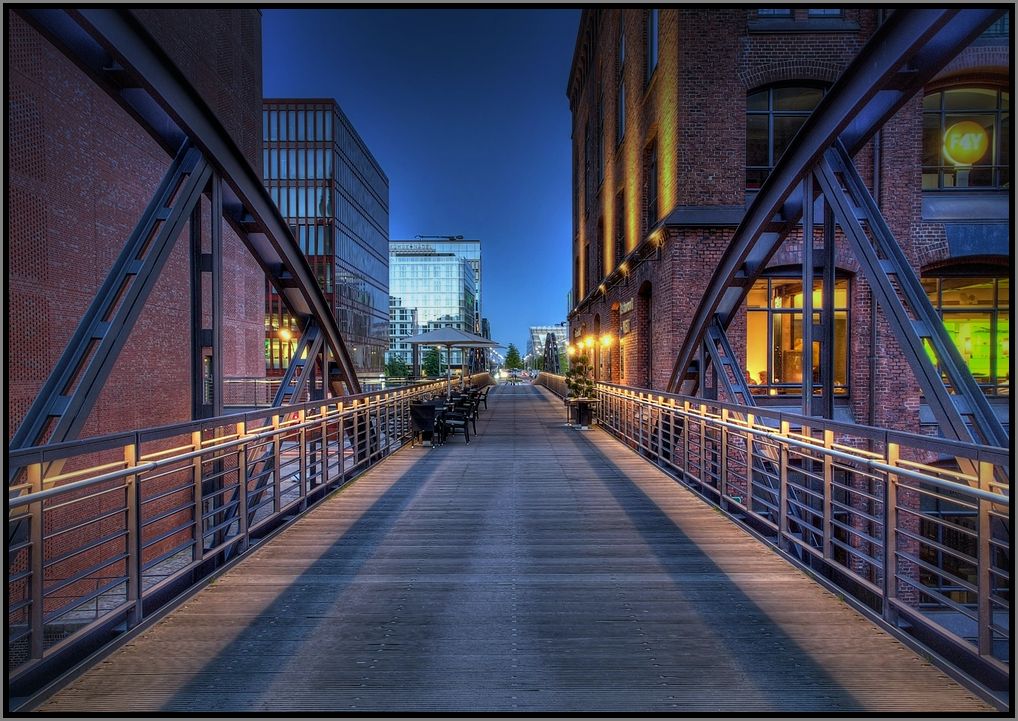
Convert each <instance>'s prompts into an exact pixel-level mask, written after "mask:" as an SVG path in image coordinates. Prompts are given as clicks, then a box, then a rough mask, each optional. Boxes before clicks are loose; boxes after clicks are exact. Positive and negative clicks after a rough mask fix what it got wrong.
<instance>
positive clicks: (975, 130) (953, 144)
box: [944, 120, 990, 165]
mask: <svg viewBox="0 0 1018 721" xmlns="http://www.w3.org/2000/svg"><path fill="white" fill-rule="evenodd" d="M989 144H990V138H989V136H988V135H987V134H986V129H985V128H983V126H982V125H980V124H979V123H977V122H975V121H973V120H962V121H961V122H960V123H955V124H954V125H952V126H951V127H950V128H948V129H947V132H946V133H944V157H945V158H947V159H948V160H949V161H950V162H951V163H953V164H954V165H972V164H973V163H974V162H976V161H977V160H979V159H980V158H981V157H983V155H984V154H985V153H986V148H987V147H988V146H989Z"/></svg>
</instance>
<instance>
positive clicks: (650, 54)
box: [643, 8, 661, 89]
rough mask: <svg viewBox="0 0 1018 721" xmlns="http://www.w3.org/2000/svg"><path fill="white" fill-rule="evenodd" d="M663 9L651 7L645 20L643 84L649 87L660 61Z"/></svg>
mask: <svg viewBox="0 0 1018 721" xmlns="http://www.w3.org/2000/svg"><path fill="white" fill-rule="evenodd" d="M660 13H661V11H660V10H658V9H656V8H651V9H650V10H649V11H647V14H646V16H645V20H644V34H645V35H646V36H647V37H646V40H647V43H646V53H645V57H644V60H645V67H644V73H643V86H644V88H645V89H646V88H649V87H650V83H651V81H652V80H653V79H654V74H655V73H656V72H657V66H658V63H659V61H660V38H661V14H660Z"/></svg>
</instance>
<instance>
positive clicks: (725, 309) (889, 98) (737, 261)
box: [668, 6, 1007, 393]
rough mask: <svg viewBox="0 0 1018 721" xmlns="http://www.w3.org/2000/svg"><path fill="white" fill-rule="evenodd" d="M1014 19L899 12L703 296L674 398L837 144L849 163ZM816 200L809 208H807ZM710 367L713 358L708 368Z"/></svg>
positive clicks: (748, 218)
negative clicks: (938, 78) (714, 326)
mask: <svg viewBox="0 0 1018 721" xmlns="http://www.w3.org/2000/svg"><path fill="white" fill-rule="evenodd" d="M1005 12H1007V9H1006V8H1004V7H1003V6H998V7H993V8H972V9H970V8H965V7H964V6H956V7H946V8H914V7H900V8H898V9H897V10H895V11H894V13H893V14H892V15H891V16H890V18H889V19H888V20H887V22H885V23H884V24H883V25H882V26H881V27H880V28H879V29H878V30H877V32H876V33H874V35H873V37H872V38H870V40H869V42H867V43H866V45H865V46H864V47H863V48H862V49H861V50H860V51H859V54H858V55H857V56H856V57H855V59H854V60H853V61H852V62H851V63H850V64H849V66H848V68H846V69H845V72H844V73H842V75H841V77H840V78H839V79H838V81H837V82H836V83H835V84H834V86H833V87H832V88H831V90H830V91H829V92H828V93H827V94H826V95H825V96H824V98H823V99H822V100H821V101H820V104H819V105H818V106H817V108H816V110H814V112H813V114H812V115H810V117H809V118H808V119H807V120H806V122H805V123H804V124H803V126H802V128H801V129H800V130H799V132H798V134H797V135H796V136H795V139H794V141H793V142H792V145H791V146H790V147H789V149H788V150H787V151H785V154H784V155H782V157H781V159H780V160H779V161H778V163H777V165H776V166H775V168H774V170H773V172H772V173H771V175H770V176H769V177H768V178H767V181H766V182H765V183H764V185H763V187H762V188H761V189H760V192H759V193H758V194H757V196H756V198H754V199H753V202H752V203H751V204H750V206H749V208H748V209H747V211H746V215H745V217H744V218H743V221H742V223H740V225H739V227H738V228H737V229H736V231H735V234H734V235H733V237H732V240H731V242H730V243H729V245H728V248H727V249H726V251H725V253H724V254H723V255H722V257H721V260H720V262H719V263H718V266H717V268H716V270H715V272H714V274H713V276H712V277H711V280H710V282H709V283H708V285H707V288H706V290H705V291H704V294H703V297H702V298H701V300H700V303H699V305H698V307H697V309H696V312H695V313H694V315H693V317H692V319H691V322H690V327H689V331H688V333H687V334H686V337H685V338H684V339H683V342H682V345H681V346H680V348H679V351H678V354H677V356H676V359H675V365H674V366H673V368H672V374H671V377H670V379H669V381H668V390H669V391H672V392H682V391H683V388H682V385H683V383H686V382H688V383H689V385H691V386H692V388H691V389H686V390H685V392H686V393H691V392H692V391H693V390H695V384H696V382H697V381H696V374H695V373H692V372H691V371H692V370H693V368H694V360H695V358H696V356H697V353H698V352H699V350H700V348H701V345H702V343H703V338H704V335H705V333H706V331H707V328H708V325H709V324H710V323H711V322H712V319H713V317H714V316H715V315H716V316H717V317H718V320H719V321H720V322H721V326H722V327H723V328H727V327H728V325H729V324H730V323H731V321H732V318H733V317H734V315H735V313H736V311H737V310H738V309H739V307H740V306H741V305H742V303H743V302H744V301H745V298H746V295H747V294H748V293H749V290H750V288H751V287H752V285H753V282H754V281H756V280H757V279H758V278H759V277H760V275H761V273H762V272H763V269H764V268H765V266H766V265H767V263H768V261H770V259H771V257H772V256H773V255H774V253H775V252H777V250H778V248H779V247H780V246H781V243H782V241H783V240H784V239H785V237H786V236H787V235H788V233H789V232H790V231H791V230H792V229H793V228H795V227H796V225H797V223H798V221H799V218H800V216H801V215H802V205H803V195H802V183H801V181H802V180H803V178H805V177H807V175H808V174H809V173H811V172H812V169H813V168H814V167H815V165H816V164H817V162H819V160H820V158H821V156H822V155H823V153H824V151H826V150H827V148H829V147H831V146H832V145H833V144H834V142H835V141H838V140H840V141H841V143H842V145H844V147H845V149H846V150H847V151H848V153H849V154H850V155H854V154H855V153H857V152H858V151H859V150H860V149H861V148H862V146H863V145H865V144H866V142H867V141H869V139H870V138H871V137H872V136H873V134H874V133H875V132H876V131H877V130H878V129H879V128H880V127H881V126H882V125H884V123H886V122H887V120H889V119H890V118H891V116H893V115H894V113H896V112H897V111H898V110H899V109H900V108H901V107H902V106H903V105H904V104H905V103H907V102H908V100H909V99H910V98H911V97H912V96H914V95H915V94H916V93H917V92H919V91H921V90H922V88H923V86H924V85H925V84H926V83H927V82H929V81H930V80H931V79H932V78H933V77H934V76H935V75H936V74H937V73H938V72H940V71H941V70H942V69H943V68H944V66H945V65H947V63H948V62H950V61H951V60H952V59H953V58H954V57H955V56H957V55H958V53H960V52H961V51H962V50H964V49H965V48H966V47H967V46H968V45H969V44H970V43H971V42H972V41H973V40H974V39H975V38H976V37H978V35H979V34H980V33H981V32H982V31H983V30H985V29H986V28H987V27H988V26H989V25H990V24H991V23H992V22H993V21H995V20H996V19H997V18H999V17H1000V16H1001V15H1003V14H1004V13H1005ZM809 200H810V201H812V199H809ZM701 362H702V363H706V362H707V359H706V358H704V359H701Z"/></svg>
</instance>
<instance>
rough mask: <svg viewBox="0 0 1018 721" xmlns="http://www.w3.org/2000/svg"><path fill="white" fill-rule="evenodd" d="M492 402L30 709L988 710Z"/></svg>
mask: <svg viewBox="0 0 1018 721" xmlns="http://www.w3.org/2000/svg"><path fill="white" fill-rule="evenodd" d="M489 405H490V408H489V409H488V410H487V411H486V412H484V414H483V415H482V417H481V419H480V421H479V423H478V431H479V434H478V436H477V437H476V438H473V437H472V442H471V443H470V445H469V446H464V444H463V438H462V436H455V437H453V439H451V441H450V442H449V443H448V444H447V445H445V446H443V447H439V448H434V449H427V448H413V449H411V448H405V449H403V450H402V451H400V452H398V453H397V454H395V455H394V456H393V457H391V458H390V459H388V460H386V461H385V462H384V463H382V464H381V465H380V466H378V467H376V468H375V469H373V470H371V471H369V472H368V473H366V474H365V475H364V476H362V477H361V478H360V479H359V480H357V481H356V482H355V483H353V484H351V485H350V486H349V487H348V488H347V489H345V490H343V491H342V492H340V493H338V494H336V495H335V496H333V497H332V498H331V499H329V500H328V501H326V502H325V503H324V504H322V505H321V506H320V507H319V508H318V509H316V510H314V511H312V512H311V513H310V514H309V515H308V516H307V517H306V518H304V519H302V520H300V521H298V522H297V523H296V524H295V525H293V526H292V527H291V528H290V529H288V530H286V531H285V532H283V533H282V534H280V535H279V536H278V537H276V538H275V540H273V541H271V542H270V543H268V544H266V545H265V546H264V547H263V548H260V549H257V550H256V551H254V553H253V554H252V556H251V557H250V558H248V559H247V560H245V561H243V562H242V563H241V564H240V565H239V566H237V567H236V568H234V569H233V570H231V571H230V572H228V573H227V574H225V575H224V576H223V577H221V578H220V579H219V580H217V581H215V582H214V583H213V584H212V585H211V586H209V587H208V588H206V589H204V590H202V591H201V592H199V593H198V594H197V595H195V596H194V597H193V598H192V599H191V600H190V601H189V602H187V603H186V604H185V605H184V606H183V607H181V608H179V609H177V610H176V611H174V612H173V613H171V614H170V615H168V616H167V617H166V618H164V619H163V620H161V621H160V622H158V623H157V624H155V625H154V626H152V627H151V628H149V629H148V630H146V631H145V632H144V633H142V634H141V635H140V636H138V637H137V638H135V639H134V640H133V641H131V642H129V643H128V644H127V645H125V646H124V647H122V648H120V649H118V650H117V651H115V652H114V653H112V654H111V655H110V656H109V657H108V658H107V659H106V660H105V661H103V662H102V663H100V664H99V665H98V666H97V667H96V668H94V669H92V670H90V671H89V672H87V673H86V674H84V675H83V676H81V677H79V678H78V679H77V680H75V681H74V682H73V683H71V684H70V685H68V686H67V687H66V688H64V689H63V690H62V691H61V692H59V693H57V694H56V695H54V696H52V697H51V698H50V699H48V700H47V701H46V702H45V703H44V704H42V705H41V706H40V707H39V708H38V709H37V710H41V711H48V712H64V713H73V712H98V713H109V712H118V711H119V712H127V711H131V712H135V713H160V712H227V711H234V712H241V713H243V712H257V711H270V712H271V711H276V712H285V713H300V712H335V713H340V712H346V713H357V712H367V711H373V710H374V711H388V712H393V713H398V712H401V711H402V712H413V711H418V712H426V711H449V712H452V711H467V712H483V711H508V712H511V711H606V712H617V713H623V712H638V711H659V712H673V713H675V712H680V713H681V712H686V713H690V712H691V713H697V712H699V713H708V712H722V713H728V714H739V713H750V712H761V711H771V712H814V713H825V712H827V713H830V712H839V711H841V712H860V713H861V712H914V713H922V712H966V713H971V712H985V711H992V708H991V707H990V706H988V705H986V704H985V703H984V702H982V701H981V700H980V699H979V698H978V697H977V696H976V695H975V694H973V693H971V692H969V691H967V690H966V689H964V688H962V687H960V686H959V685H958V684H956V683H955V682H954V681H952V680H951V679H950V678H949V677H948V676H947V675H946V674H944V673H943V672H941V671H940V670H938V669H937V668H936V667H934V666H932V665H931V664H930V663H928V662H926V661H924V660H922V659H921V658H920V657H919V656H917V654H915V653H914V652H912V651H910V650H908V649H907V648H906V647H905V646H903V645H902V644H901V643H899V642H898V641H896V640H894V639H893V638H891V637H890V636H888V635H887V634H886V633H884V632H883V631H881V630H879V629H878V628H877V627H876V626H874V625H873V624H872V623H870V622H869V621H867V620H866V619H864V618H863V617H862V616H860V615H859V614H858V613H857V612H855V611H854V610H852V609H851V608H850V607H849V606H847V605H846V604H845V603H843V602H841V601H839V600H838V599H837V598H836V597H835V596H834V595H833V594H831V593H829V592H827V591H826V590H824V589H822V588H821V587H819V586H818V585H817V584H815V583H814V582H813V581H811V580H809V578H808V577H807V576H805V575H804V574H803V573H801V572H800V571H798V570H796V569H795V568H794V567H792V566H790V565H789V564H788V563H786V562H785V561H784V560H782V559H781V558H780V557H778V556H777V555H775V554H774V553H773V552H771V551H770V550H768V549H767V548H765V547H764V546H763V545H762V544H760V543H758V542H757V541H756V540H755V539H753V538H752V537H751V536H749V535H748V534H747V533H745V532H743V531H742V530H740V529H739V528H737V527H735V526H734V525H733V524H731V523H730V522H729V521H728V520H727V519H726V518H725V517H723V516H722V515H721V514H719V513H717V512H716V511H714V510H712V509H711V507H709V506H708V505H706V504H705V503H703V502H702V501H700V500H699V499H698V498H696V497H695V496H694V495H692V494H691V493H689V492H687V491H686V490H684V489H683V488H681V487H680V486H678V485H677V484H676V482H675V481H674V480H673V479H671V478H669V477H668V476H666V475H665V474H664V473H662V472H661V471H660V470H658V469H656V468H655V467H654V466H652V465H651V464H649V463H647V462H646V461H644V460H643V459H641V458H640V457H638V456H637V455H636V454H634V453H632V452H631V451H630V450H628V449H626V448H624V447H623V446H621V445H620V444H618V443H617V442H616V441H615V440H613V439H612V438H610V437H609V436H608V435H607V434H605V433H603V432H601V431H599V430H593V431H588V432H581V431H576V430H572V429H568V428H565V427H564V426H563V421H564V412H563V410H562V405H561V403H560V402H559V401H558V400H554V399H553V397H552V396H551V394H550V393H548V392H547V391H546V390H544V389H539V388H535V387H533V386H529V385H521V386H512V387H509V386H500V387H499V388H497V389H494V390H493V391H492V393H491V398H490V400H489Z"/></svg>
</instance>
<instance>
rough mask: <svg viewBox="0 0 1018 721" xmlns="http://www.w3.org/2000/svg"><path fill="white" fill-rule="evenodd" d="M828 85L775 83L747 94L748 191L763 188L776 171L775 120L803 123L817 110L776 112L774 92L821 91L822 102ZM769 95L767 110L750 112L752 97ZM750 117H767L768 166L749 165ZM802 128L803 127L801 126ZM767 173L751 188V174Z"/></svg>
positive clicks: (791, 82)
mask: <svg viewBox="0 0 1018 721" xmlns="http://www.w3.org/2000/svg"><path fill="white" fill-rule="evenodd" d="M828 87H829V86H828V84H827V83H824V82H821V81H818V80H792V81H787V82H781V83H775V84H773V85H765V86H762V87H759V88H756V89H755V90H752V91H750V92H748V93H746V123H745V127H746V144H745V153H746V154H745V161H746V162H745V163H744V169H745V174H746V175H745V186H746V190H748V191H757V190H759V189H760V188H762V187H763V184H764V183H765V182H767V178H768V177H770V174H771V172H772V171H773V170H774V166H775V164H776V163H777V161H778V160H779V158H777V157H775V156H774V124H775V118H792V117H801V118H803V122H804V123H805V122H806V118H808V117H809V116H810V115H812V114H813V111H814V110H816V106H813V108H812V109H810V110H809V111H808V112H807V111H804V110H795V111H792V110H780V111H777V112H776V111H775V109H774V91H775V90H781V89H786V88H803V89H811V90H820V98H821V100H820V101H818V103H817V104H818V105H819V102H821V101H822V100H823V97H824V95H826V94H827V90H828ZM762 92H766V93H767V108H766V109H765V110H750V108H749V98H750V96H753V95H757V94H758V93H762ZM750 117H766V118H767V160H768V164H767V165H766V166H764V165H750V164H749V129H748V126H749V119H750ZM800 127H801V125H800ZM760 171H766V172H765V173H764V174H763V175H762V176H761V178H760V184H759V185H757V186H750V184H749V179H750V174H751V173H753V172H760Z"/></svg>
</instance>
